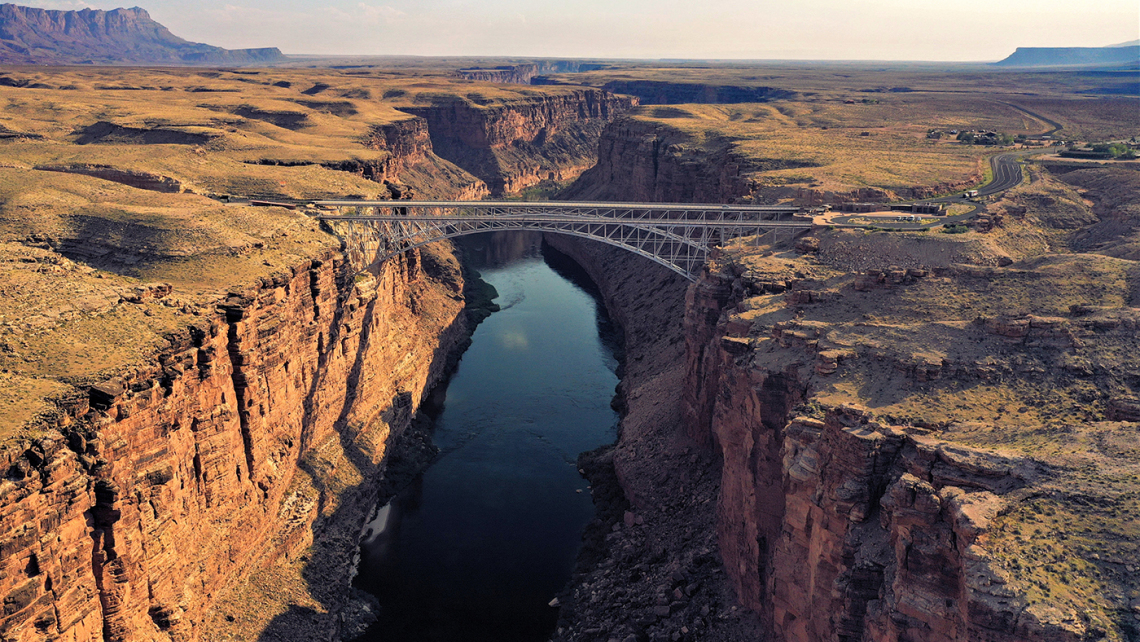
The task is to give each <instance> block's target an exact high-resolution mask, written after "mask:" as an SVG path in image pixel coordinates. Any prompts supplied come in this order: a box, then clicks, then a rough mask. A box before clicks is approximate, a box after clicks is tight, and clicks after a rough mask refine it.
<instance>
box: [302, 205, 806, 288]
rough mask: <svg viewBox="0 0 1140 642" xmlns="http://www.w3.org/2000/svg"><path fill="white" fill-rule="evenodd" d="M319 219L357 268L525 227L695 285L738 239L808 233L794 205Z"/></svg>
mask: <svg viewBox="0 0 1140 642" xmlns="http://www.w3.org/2000/svg"><path fill="white" fill-rule="evenodd" d="M316 205H317V206H323V207H326V208H328V207H331V208H334V209H336V210H338V213H335V214H332V213H330V214H322V215H320V216H319V218H320V219H321V220H322V221H323V222H324V223H325V224H326V225H327V226H328V227H329V228H330V229H331V230H332V231H333V232H334V233H335V234H337V235H338V236H340V237H341V238H342V239H343V240H344V242H345V246H346V249H347V251H348V256H349V260H350V262H351V263H352V265H353V267H354V268H355V269H356V270H358V271H362V270H364V269H367V268H368V267H369V266H371V265H373V264H376V263H379V262H383V261H386V260H387V259H389V258H392V257H393V256H396V255H398V254H401V253H403V252H406V251H408V250H412V249H415V248H417V247H420V246H422V245H425V244H427V243H433V242H435V241H441V240H444V239H449V238H456V237H459V236H466V235H469V234H476V233H480V232H493V231H509V230H520V231H521V230H528V231H541V232H552V233H557V234H567V235H570V236H577V237H580V238H585V239H590V240H594V241H599V242H602V243H606V244H608V245H612V246H614V247H619V248H622V249H625V250H628V251H631V252H634V253H635V254H638V255H641V256H644V257H645V258H647V259H649V260H651V261H653V262H655V263H658V264H659V265H662V266H664V267H666V268H669V269H670V270H673V271H674V272H677V273H678V274H681V275H682V276H684V277H685V278H687V279H689V280H690V281H694V280H696V278H697V275H698V273H699V271H700V269H701V266H702V265H704V263H705V261H706V260H707V259H708V255H709V252H710V251H711V250H712V248H713V247H715V246H717V245H720V244H721V243H723V242H725V241H727V240H729V239H732V238H738V237H742V236H756V237H758V239H759V237H760V236H763V235H765V234H779V233H780V232H787V233H790V234H793V235H794V234H795V233H797V232H800V231H803V230H807V229H810V228H811V221H810V219H805V218H803V217H799V220H792V221H786V220H784V221H782V220H778V219H780V218H781V217H784V216H792V217H793V218H796V215H797V214H800V213H801V210H800V208H797V207H757V206H736V205H682V204H660V203H581V202H542V203H536V202H518V201H508V202H503V201H368V202H365V201H319V202H317V203H316Z"/></svg>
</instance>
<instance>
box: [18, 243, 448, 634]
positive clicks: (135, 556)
mask: <svg viewBox="0 0 1140 642" xmlns="http://www.w3.org/2000/svg"><path fill="white" fill-rule="evenodd" d="M339 254H340V253H339V252H329V253H328V254H326V255H323V256H319V257H315V258H314V259H313V260H312V261H310V262H306V263H304V264H300V265H295V266H293V268H292V270H291V271H286V272H282V273H278V274H276V275H274V276H273V277H271V278H263V279H262V280H261V281H260V282H258V283H256V284H254V285H253V286H251V287H250V288H248V289H246V290H244V291H241V292H234V293H232V295H231V296H230V297H229V298H228V299H226V300H225V301H223V302H221V303H220V305H219V306H218V308H217V311H216V312H215V313H212V314H208V315H206V316H204V318H203V319H202V320H201V323H199V324H197V325H196V326H194V327H192V328H189V329H187V330H186V331H184V332H180V333H176V334H173V335H171V336H170V337H169V346H168V348H166V349H165V350H163V351H161V352H160V353H159V354H156V355H154V358H153V359H152V360H150V361H148V362H146V363H143V364H140V365H139V366H138V367H137V368H134V369H132V370H130V371H129V372H124V373H122V375H121V376H120V377H116V378H114V379H111V380H108V381H105V382H103V383H101V384H98V385H96V386H94V387H92V388H91V390H90V395H89V397H88V398H80V399H73V400H71V401H70V402H69V404H68V405H67V406H66V408H65V409H64V411H63V412H62V413H61V414H60V415H59V417H58V419H57V420H56V421H54V422H47V423H44V424H43V425H42V426H40V427H39V429H38V430H37V435H38V436H37V437H35V438H29V439H25V440H22V441H20V442H18V443H8V444H6V445H5V448H4V450H3V451H0V469H3V470H6V471H7V474H6V476H5V479H4V481H3V482H0V496H2V497H3V500H4V501H3V507H2V509H0V511H2V512H0V526H2V530H0V551H3V560H4V573H3V576H2V577H3V579H2V580H0V594H3V595H4V596H5V597H4V619H3V625H2V629H0V634H2V636H3V639H5V640H40V639H45V638H49V637H51V638H54V639H61V640H104V641H110V640H116V641H125V640H152V639H171V640H194V639H197V638H198V636H199V633H200V629H199V625H200V623H201V622H202V619H203V615H204V613H205V611H206V610H207V609H208V608H209V607H210V605H211V602H212V598H213V596H214V595H216V594H218V593H220V592H221V591H223V590H224V589H225V588H226V587H227V586H231V585H233V584H235V583H237V582H240V581H241V580H242V579H243V577H244V576H245V575H246V574H247V573H249V572H251V571H252V570H254V569H256V568H258V567H259V566H260V565H263V564H273V563H279V562H280V561H281V559H282V558H284V559H289V558H290V557H291V556H293V557H295V556H297V555H299V554H301V553H302V552H303V551H304V550H305V549H306V548H307V547H308V546H309V545H310V544H311V543H312V542H313V537H314V532H315V531H316V532H319V531H320V528H321V520H322V519H324V518H326V517H327V516H329V515H330V514H332V513H333V512H334V511H335V510H336V509H337V508H338V506H337V503H338V500H339V498H340V495H341V494H342V492H343V491H344V490H345V485H346V484H347V485H354V484H352V482H355V484H359V483H360V482H361V481H362V480H365V479H368V478H371V477H374V476H375V474H376V473H377V469H378V466H379V464H380V462H381V460H382V458H383V456H384V453H385V445H386V440H387V439H388V437H389V435H390V434H392V433H394V432H399V431H401V430H402V429H403V428H404V427H405V426H406V425H407V423H408V421H409V419H410V417H411V415H412V413H413V412H414V410H415V408H416V407H417V406H418V404H419V401H420V399H421V397H422V396H423V394H424V391H425V390H426V389H427V388H429V387H430V386H431V385H432V384H433V383H434V382H435V381H437V380H438V379H439V377H440V376H441V374H442V372H443V370H444V367H445V363H446V361H447V358H446V356H447V354H448V353H449V351H451V350H454V349H455V348H456V346H457V345H459V344H460V343H461V341H462V340H464V339H465V337H466V332H465V317H464V316H463V315H461V314H460V312H461V308H462V302H461V295H460V293H461V291H462V280H461V277H460V273H459V269H458V265H457V264H455V263H454V260H453V259H451V260H450V261H448V260H447V259H446V257H445V258H443V259H440V258H439V257H438V256H437V257H433V258H432V259H431V260H430V261H428V262H426V263H427V264H426V265H425V264H424V263H421V260H420V259H421V256H420V255H419V254H418V253H410V254H408V255H407V256H406V257H405V260H401V261H393V262H389V263H388V264H386V265H385V266H384V268H383V269H382V270H381V271H380V273H379V275H378V276H377V277H367V278H354V277H353V275H352V274H351V273H349V272H348V271H347V270H346V269H345V265H344V264H343V263H342V260H341V258H340V257H339ZM345 480H349V482H346V481H345ZM357 510H359V511H361V512H363V511H364V510H367V507H366V506H362V507H360V508H358V509H357ZM327 617H328V618H329V620H330V621H331V622H332V623H333V628H335V620H336V617H337V614H335V613H333V614H330V615H327Z"/></svg>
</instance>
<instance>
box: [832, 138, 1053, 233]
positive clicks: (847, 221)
mask: <svg viewBox="0 0 1140 642" xmlns="http://www.w3.org/2000/svg"><path fill="white" fill-rule="evenodd" d="M1043 151H1044V150H1041V149H1021V150H1017V151H1009V152H1002V153H1000V154H995V155H993V156H991V157H990V168H991V169H992V170H993V180H992V181H990V182H989V183H987V184H986V185H985V186H983V187H979V188H978V197H983V196H992V195H994V194H1000V193H1001V192H1004V191H1006V190H1010V189H1013V188H1014V187H1017V186H1018V185H1020V184H1021V181H1022V180H1023V179H1024V176H1023V174H1022V170H1021V163H1020V161H1021V159H1022V158H1024V157H1026V156H1030V155H1032V154H1040V153H1042V152H1043ZM922 202H924V203H947V204H950V205H953V204H955V203H964V204H967V205H972V206H973V207H974V208H973V209H972V210H970V211H969V212H965V213H962V214H955V215H954V216H945V217H937V220H938V222H939V223H941V224H942V225H954V224H956V223H964V222H965V221H968V220H970V219H972V218H974V216H976V215H977V214H978V213H979V212H983V211H985V209H986V206H985V203H981V202H978V201H975V200H972V199H969V198H966V197H965V196H962V195H961V194H954V195H951V196H942V197H939V198H931V199H924V200H923V201H922ZM902 214H904V213H903V212H892V213H890V214H884V215H879V216H870V215H868V214H851V215H849V216H837V217H834V218H832V219H831V220H832V222H833V223H835V224H837V225H853V224H852V223H851V221H852V220H854V219H858V218H864V219H866V218H870V219H877V220H876V221H875V222H874V223H872V225H877V226H879V227H891V228H895V229H902V230H916V229H921V228H923V227H928V226H924V225H922V223H906V222H902V221H898V220H897V219H898V217H899V216H900V215H902ZM923 218H926V219H930V218H934V217H930V216H927V217H923ZM866 226H867V224H861V225H859V227H866Z"/></svg>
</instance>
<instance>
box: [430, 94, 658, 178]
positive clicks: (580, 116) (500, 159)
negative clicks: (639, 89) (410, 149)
mask: <svg viewBox="0 0 1140 642" xmlns="http://www.w3.org/2000/svg"><path fill="white" fill-rule="evenodd" d="M469 98H471V102H469V101H467V100H462V99H458V98H457V99H455V100H449V101H438V102H436V104H433V105H431V106H429V107H416V108H407V111H408V112H410V113H413V114H416V115H417V116H420V117H421V118H424V119H425V120H426V121H427V125H428V131H429V132H430V135H431V143H432V147H433V149H434V151H435V153H436V154H438V155H439V156H440V157H442V158H445V159H447V160H449V161H451V162H452V163H455V164H456V165H458V166H459V167H462V168H463V169H465V170H467V171H468V172H470V173H472V174H474V175H475V176H477V177H479V178H481V179H482V180H483V181H484V182H486V183H487V185H488V187H490V189H491V193H492V194H494V195H502V194H504V193H510V192H517V191H519V190H522V189H524V188H526V187H528V186H530V185H534V184H535V183H538V182H541V181H544V180H568V179H572V178H575V177H576V176H578V174H580V173H581V172H582V171H584V170H586V169H588V168H589V167H592V166H593V164H594V161H595V158H596V153H597V140H598V137H599V136H600V135H601V133H602V130H603V129H604V128H605V126H606V124H607V123H608V122H609V121H610V120H612V119H613V118H615V117H617V116H618V115H619V114H621V113H623V112H625V111H628V110H629V109H630V108H632V107H633V106H634V105H635V104H636V102H635V101H634V100H632V99H630V98H628V97H622V96H615V95H613V94H609V93H606V92H604V91H599V90H596V89H582V90H579V91H574V92H572V93H570V94H567V95H562V96H535V97H534V98H531V99H527V100H519V101H513V102H511V103H510V104H506V105H501V104H487V105H481V104H479V101H480V99H479V97H478V96H469Z"/></svg>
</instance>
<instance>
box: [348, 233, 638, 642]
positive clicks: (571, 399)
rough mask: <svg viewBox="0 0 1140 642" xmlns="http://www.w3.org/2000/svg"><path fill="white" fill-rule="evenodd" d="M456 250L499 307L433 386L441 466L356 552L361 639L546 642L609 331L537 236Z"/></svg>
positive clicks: (599, 423) (595, 435)
mask: <svg viewBox="0 0 1140 642" xmlns="http://www.w3.org/2000/svg"><path fill="white" fill-rule="evenodd" d="M464 245H465V247H466V254H467V256H468V257H469V262H470V263H474V264H475V266H476V267H477V268H478V269H479V270H480V272H481V273H482V275H483V279H484V280H485V281H487V282H488V283H490V284H491V285H493V286H494V287H495V289H496V290H497V291H498V293H499V296H498V298H496V299H495V302H496V303H498V304H499V305H500V306H501V310H500V311H498V312H496V313H494V314H492V315H491V316H490V317H488V318H487V319H486V320H485V321H483V323H482V324H481V325H479V327H478V328H477V329H476V330H475V333H474V335H473V336H472V343H471V346H470V347H469V348H468V350H467V351H466V353H465V354H464V355H463V358H462V361H461V362H460V364H459V367H458V368H457V370H456V371H455V374H454V375H453V376H452V378H451V380H450V381H449V382H448V384H446V385H447V388H446V395H445V397H444V401H443V407H442V410H441V411H440V413H439V415H438V417H437V419H436V423H435V427H434V429H433V439H434V441H435V444H436V445H437V446H438V447H439V448H440V454H439V456H438V457H437V459H436V461H435V462H434V463H433V464H432V465H431V466H430V467H429V468H428V469H427V470H426V471H425V472H424V473H423V474H422V475H421V476H420V477H419V478H417V479H416V481H415V482H414V483H413V484H412V485H411V486H410V487H408V488H407V489H405V490H404V491H402V492H401V493H400V494H398V495H397V496H396V497H395V498H394V499H393V500H392V502H391V503H390V504H388V505H387V506H384V507H382V508H381V509H380V511H379V514H378V516H377V518H376V519H374V520H373V529H374V532H373V534H372V535H370V536H369V537H368V538H366V539H365V541H364V542H363V544H362V547H361V563H360V575H359V576H358V577H357V580H356V585H357V586H358V587H360V588H362V589H364V590H366V591H368V592H370V593H372V594H373V595H375V596H376V597H377V598H378V599H379V600H380V603H381V610H380V619H379V621H378V622H377V623H376V624H375V625H373V626H372V627H371V628H370V629H369V631H368V633H367V635H366V636H365V638H362V639H366V640H370V641H384V642H388V641H393V642H394V641H397V640H398V641H400V642H415V641H419V640H424V641H432V642H436V641H440V642H443V641H460V640H462V641H463V642H476V641H480V640H487V641H491V640H494V641H495V642H515V641H517V642H524V641H528V640H534V641H536V642H537V641H540V640H546V639H547V638H548V637H549V636H550V634H551V632H552V630H553V627H554V623H555V620H556V617H557V610H556V609H554V608H551V607H550V606H548V602H550V600H551V599H552V598H553V597H554V596H555V594H556V593H558V591H559V590H561V589H562V587H563V586H564V585H565V584H566V582H567V581H568V580H569V578H570V574H571V571H572V569H573V566H574V560H575V557H576V555H577V552H578V548H579V545H580V541H581V534H582V530H583V529H584V527H585V526H586V524H587V523H588V522H589V521H590V520H591V519H592V518H593V505H592V502H591V499H590V489H589V487H588V486H587V482H586V480H585V479H583V478H582V476H581V475H580V474H579V473H578V470H577V466H576V460H577V456H578V453H580V452H583V451H586V450H591V449H594V448H596V447H598V446H600V445H603V444H606V443H610V442H612V441H613V440H614V439H615V437H616V424H617V415H616V414H615V413H614V411H613V410H612V409H611V408H610V401H611V399H612V398H613V394H614V387H615V385H616V384H617V382H618V378H617V375H616V370H617V366H618V362H617V359H616V358H615V356H614V355H615V343H614V341H615V333H614V331H613V328H612V327H611V326H610V324H609V321H608V319H606V317H605V313H604V309H603V308H602V307H601V303H600V302H599V300H598V299H597V297H596V295H595V294H593V293H592V292H591V291H590V290H591V289H592V287H591V285H590V284H589V281H588V280H587V279H586V277H585V276H584V274H582V273H581V271H580V269H578V268H577V266H576V265H574V264H573V263H572V262H570V261H569V259H567V258H566V257H564V256H562V255H560V254H558V253H557V252H556V251H555V250H552V249H550V248H543V247H542V243H541V235H539V234H526V233H508V234H503V233H500V234H497V235H494V236H491V235H485V236H479V237H472V238H470V239H466V240H465V243H464Z"/></svg>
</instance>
